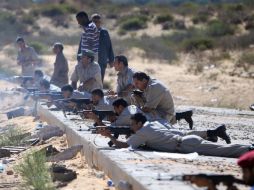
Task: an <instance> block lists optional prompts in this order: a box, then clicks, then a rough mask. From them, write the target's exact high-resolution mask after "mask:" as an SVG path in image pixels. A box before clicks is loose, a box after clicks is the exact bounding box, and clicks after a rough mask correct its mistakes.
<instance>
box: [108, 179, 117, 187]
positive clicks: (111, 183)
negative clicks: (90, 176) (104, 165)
mask: <svg viewBox="0 0 254 190" xmlns="http://www.w3.org/2000/svg"><path fill="white" fill-rule="evenodd" d="M107 184H108V186H109V187H113V186H114V185H115V184H114V182H113V181H112V180H108V182H107Z"/></svg>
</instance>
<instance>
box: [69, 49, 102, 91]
mask: <svg viewBox="0 0 254 190" xmlns="http://www.w3.org/2000/svg"><path fill="white" fill-rule="evenodd" d="M79 56H80V57H81V58H80V61H79V63H78V64H77V65H76V66H75V70H74V72H73V73H72V75H71V81H72V87H73V88H74V89H77V82H78V81H80V86H79V87H78V90H79V91H81V92H83V91H86V92H90V93H91V92H92V90H93V89H96V88H98V89H102V80H101V69H100V66H99V65H98V64H97V63H95V62H94V52H93V51H91V50H83V51H82V53H81V54H80V55H79Z"/></svg>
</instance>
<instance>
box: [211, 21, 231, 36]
mask: <svg viewBox="0 0 254 190" xmlns="http://www.w3.org/2000/svg"><path fill="white" fill-rule="evenodd" d="M207 33H208V35H210V36H212V37H220V36H225V35H233V34H234V33H235V28H234V27H233V26H231V25H230V24H227V23H224V22H222V21H219V20H214V21H211V22H210V23H209V25H208V28H207Z"/></svg>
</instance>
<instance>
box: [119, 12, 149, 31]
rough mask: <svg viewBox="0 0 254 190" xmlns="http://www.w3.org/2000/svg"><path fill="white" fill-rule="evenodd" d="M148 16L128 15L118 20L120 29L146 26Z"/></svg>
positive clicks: (135, 28) (137, 28) (136, 28)
mask: <svg viewBox="0 0 254 190" xmlns="http://www.w3.org/2000/svg"><path fill="white" fill-rule="evenodd" d="M147 20H148V18H147V17H146V16H142V15H140V16H139V15H138V16H128V17H125V18H122V19H121V20H120V29H122V30H127V31H128V30H139V29H143V28H146V27H147V24H146V22H147Z"/></svg>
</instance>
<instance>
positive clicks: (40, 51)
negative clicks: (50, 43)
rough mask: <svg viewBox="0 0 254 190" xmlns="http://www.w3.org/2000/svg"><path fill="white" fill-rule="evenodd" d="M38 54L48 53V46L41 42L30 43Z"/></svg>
mask: <svg viewBox="0 0 254 190" xmlns="http://www.w3.org/2000/svg"><path fill="white" fill-rule="evenodd" d="M29 45H30V46H32V47H33V48H34V49H35V51H36V52H37V53H38V54H43V53H45V52H46V51H47V46H46V45H45V44H43V43H41V42H39V41H32V42H30V43H29Z"/></svg>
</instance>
